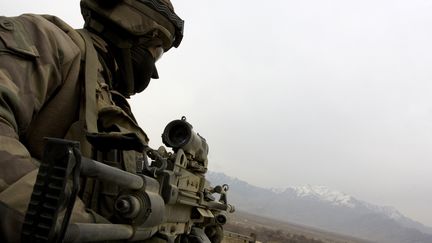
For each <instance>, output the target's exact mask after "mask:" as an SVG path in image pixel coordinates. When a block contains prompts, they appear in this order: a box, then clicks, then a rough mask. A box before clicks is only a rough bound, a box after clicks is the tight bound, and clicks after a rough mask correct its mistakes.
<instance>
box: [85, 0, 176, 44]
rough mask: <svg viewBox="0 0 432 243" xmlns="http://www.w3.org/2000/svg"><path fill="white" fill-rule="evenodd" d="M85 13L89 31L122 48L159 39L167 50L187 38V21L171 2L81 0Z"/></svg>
mask: <svg viewBox="0 0 432 243" xmlns="http://www.w3.org/2000/svg"><path fill="white" fill-rule="evenodd" d="M81 12H82V15H83V17H84V21H85V26H86V27H87V28H90V29H92V30H93V31H96V32H97V33H100V34H103V35H105V36H106V37H110V38H112V39H111V40H112V41H113V42H114V43H115V44H117V45H119V46H120V47H122V48H125V47H127V46H128V45H132V44H134V42H139V41H140V39H147V40H148V37H149V36H150V37H151V36H157V37H158V38H159V39H160V40H161V41H162V46H163V48H164V50H165V51H167V50H169V49H170V48H171V47H172V46H174V47H178V46H179V45H180V42H181V41H182V38H183V26H184V21H183V20H182V19H180V18H179V17H178V16H177V15H176V14H175V13H174V9H173V7H172V4H171V2H170V1H169V0H81Z"/></svg>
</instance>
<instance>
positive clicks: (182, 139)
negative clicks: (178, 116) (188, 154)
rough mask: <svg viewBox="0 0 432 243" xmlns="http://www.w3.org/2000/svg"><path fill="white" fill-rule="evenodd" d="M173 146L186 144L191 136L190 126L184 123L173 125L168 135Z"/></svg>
mask: <svg viewBox="0 0 432 243" xmlns="http://www.w3.org/2000/svg"><path fill="white" fill-rule="evenodd" d="M168 138H169V140H170V142H171V143H172V146H173V147H180V146H183V145H184V144H186V143H187V142H188V140H189V138H190V134H189V128H188V127H187V126H184V125H183V124H177V125H174V126H172V128H171V130H170V133H169V135H168Z"/></svg>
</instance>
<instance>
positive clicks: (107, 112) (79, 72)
mask: <svg viewBox="0 0 432 243" xmlns="http://www.w3.org/2000/svg"><path fill="white" fill-rule="evenodd" d="M92 39H93V41H94V43H95V46H96V47H97V49H98V51H99V52H100V51H104V45H105V43H104V41H103V40H102V39H99V38H98V37H97V36H95V35H92ZM85 49H86V48H85V43H84V41H83V39H82V37H81V36H80V35H79V34H78V33H77V32H76V31H75V30H73V29H72V28H71V27H70V26H68V25H67V24H65V23H64V22H63V21H61V20H60V19H58V18H56V17H53V16H38V15H22V16H19V17H14V18H6V17H0V143H1V144H2V146H1V148H0V215H2V223H0V241H1V240H2V239H1V237H2V234H6V233H10V232H12V230H13V231H17V229H16V228H14V227H19V221H20V216H19V214H21V217H22V214H24V213H25V210H26V208H27V204H28V201H29V198H30V194H31V191H32V186H33V183H34V180H35V176H36V174H37V167H38V160H40V159H41V156H42V149H43V137H57V138H68V139H72V140H78V141H81V142H82V152H83V155H84V156H87V157H90V156H91V153H90V152H91V148H90V147H89V146H88V143H86V141H85V139H84V138H83V134H85V131H86V130H89V127H88V126H89V124H85V123H86V122H87V123H88V122H89V121H88V120H87V121H84V120H85V119H83V117H85V116H83V115H82V113H83V111H82V110H83V107H84V106H85V104H84V102H83V99H84V97H85V96H86V95H88V94H85V93H84V91H83V90H84V86H85V84H84V76H85V74H84V71H83V69H84V68H83V67H84V65H85V64H84V63H83V60H85V58H84V55H85V51H86V50H85ZM95 64H96V65H97V66H96V67H93V68H94V69H96V68H97V80H96V82H95V90H94V92H93V95H94V98H95V104H94V105H93V106H92V107H91V108H92V109H93V110H94V111H93V112H94V113H95V114H94V115H95V116H97V117H96V118H95V119H94V121H93V123H95V122H96V119H97V120H98V124H99V126H98V128H97V129H96V130H99V131H95V132H110V131H109V129H112V128H113V127H114V128H115V129H114V135H116V134H120V136H121V135H122V134H127V133H134V134H136V135H137V137H138V138H139V141H140V142H141V143H143V144H145V143H147V141H148V139H147V136H146V135H145V133H144V132H143V131H142V130H141V129H140V128H139V126H138V125H137V123H136V121H135V119H134V118H133V116H132V114H131V112H130V108H129V106H128V104H127V102H126V99H125V98H124V97H123V96H122V95H121V94H119V93H118V92H115V91H113V90H111V89H110V86H109V85H108V84H109V83H110V82H111V80H109V79H110V75H109V74H110V73H109V70H104V65H103V64H102V63H101V62H99V61H97V59H96V62H95ZM114 101H115V102H114ZM86 119H87V118H86ZM90 126H94V127H96V126H97V125H96V124H90ZM121 157H122V159H123V163H122V164H111V165H113V166H116V167H120V168H122V169H125V170H128V171H131V172H134V170H136V166H135V164H134V163H136V162H135V161H136V160H135V154H134V153H130V152H129V153H128V152H123V153H122V155H121ZM107 163H109V162H107ZM102 191H103V190H102ZM107 193H108V194H109V192H107ZM87 204H88V202H87ZM87 206H89V205H87ZM75 207H76V208H78V209H76V210H75V211H76V212H78V213H75V214H74V215H73V216H72V221H75V222H94V221H97V220H95V218H94V217H93V216H94V215H93V216H92V215H90V214H88V213H86V212H84V210H83V208H84V205H83V203H82V202H81V201H79V202H77V203H76V206H75ZM101 207H102V206H100V205H97V206H95V208H94V209H97V210H98V211H101V210H102V211H103V209H101ZM102 214H104V213H103V212H102ZM9 218H10V220H9V221H8V219H9ZM17 218H18V222H17V224H14V223H13V222H14V221H15V220H16V219H17ZM1 228H3V230H4V231H5V232H1V230H2V229H1ZM3 236H4V237H6V235H3Z"/></svg>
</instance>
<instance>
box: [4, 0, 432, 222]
mask: <svg viewBox="0 0 432 243" xmlns="http://www.w3.org/2000/svg"><path fill="white" fill-rule="evenodd" d="M172 1H173V4H174V5H175V7H176V10H177V13H178V15H179V16H181V17H182V18H183V19H184V20H185V36H184V39H183V42H182V44H181V46H180V47H179V48H178V49H173V50H172V51H170V52H168V53H166V54H165V55H164V58H162V60H160V61H159V62H158V70H159V74H160V77H161V78H160V79H159V80H155V81H153V82H152V83H151V84H150V86H149V88H148V89H147V90H146V91H144V92H143V93H142V94H139V95H137V96H136V97H134V98H133V100H132V105H133V110H134V112H135V114H136V116H137V118H138V120H139V123H140V124H141V125H142V126H143V128H144V129H145V130H146V132H147V133H148V135H149V136H150V138H151V140H152V142H151V145H152V146H155V147H156V146H159V145H160V144H161V140H160V134H161V133H162V130H163V128H164V126H165V125H166V123H168V122H169V121H171V120H173V119H178V118H180V117H181V116H183V115H184V116H186V117H187V118H188V121H189V122H191V123H192V124H193V125H194V128H195V130H196V131H197V132H199V133H200V134H201V135H202V136H204V137H205V138H206V139H207V141H208V143H209V144H210V161H209V167H210V169H211V170H214V171H221V172H224V173H226V174H228V175H230V176H234V177H238V178H239V179H242V180H246V181H248V182H249V183H251V184H254V185H258V186H262V187H287V186H292V185H303V184H312V185H326V186H329V187H330V188H333V189H337V190H341V191H343V192H345V193H348V194H351V195H353V196H355V197H357V198H359V199H362V200H366V201H368V202H371V203H375V204H379V205H391V206H394V207H396V208H397V209H398V210H400V211H401V212H402V213H404V214H405V215H407V216H409V217H411V218H413V219H415V220H418V221H420V222H422V223H424V224H427V225H429V226H432V212H431V208H430V205H432V193H431V192H432V176H431V173H432V149H431V148H432V95H431V94H432V27H431V26H432V14H431V13H432V1H428V0H362V1H354V0H302V1H293V0H269V1H256V0H237V1H232V0H217V1H208V0H200V1H191V0H187V1H186V0H183V1H181V0H172ZM0 9H2V14H4V15H17V14H20V13H24V12H34V13H50V14H55V15H57V16H59V17H61V18H63V19H64V20H66V21H67V22H68V23H70V24H71V25H72V26H74V27H77V28H78V27H81V26H82V20H81V15H80V11H79V2H78V1H70V0H69V1H66V0H61V1H60V0H57V1H54V0H51V1H48V0H44V1H41V0H39V1H31V0H25V1H24V0H15V1H13V2H11V1H6V0H0ZM288 220H289V219H288Z"/></svg>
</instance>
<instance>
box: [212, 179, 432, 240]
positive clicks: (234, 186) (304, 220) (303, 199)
mask: <svg viewBox="0 0 432 243" xmlns="http://www.w3.org/2000/svg"><path fill="white" fill-rule="evenodd" d="M208 179H209V180H210V182H211V183H212V184H213V185H219V184H225V183H226V184H228V185H229V186H230V190H229V194H228V199H229V202H230V203H232V204H234V205H235V206H236V208H237V209H239V210H241V211H245V212H247V213H250V214H255V215H259V216H265V217H269V218H273V219H277V220H281V221H285V222H289V223H294V224H300V225H305V226H310V227H314V228H318V229H322V230H325V231H330V232H335V233H339V234H343V235H349V236H353V237H358V238H362V239H365V240H369V241H375V242H384V243H385V242H388V243H390V242H391V243H409V242H416V243H431V242H432V229H431V228H429V227H426V226H424V225H422V224H420V223H418V222H416V221H413V220H411V219H409V218H407V217H405V216H404V215H402V214H401V213H399V212H398V211H397V210H396V209H394V208H391V207H384V206H377V205H373V204H370V203H367V202H364V201H362V200H359V199H356V198H354V197H352V196H349V195H347V194H344V193H341V192H338V191H336V190H332V189H329V188H327V187H324V186H311V185H306V186H302V187H287V188H285V189H266V188H260V187H256V186H253V185H250V184H248V183H247V182H244V181H241V180H238V179H236V178H233V177H229V176H227V175H225V174H223V173H215V172H209V173H208Z"/></svg>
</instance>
